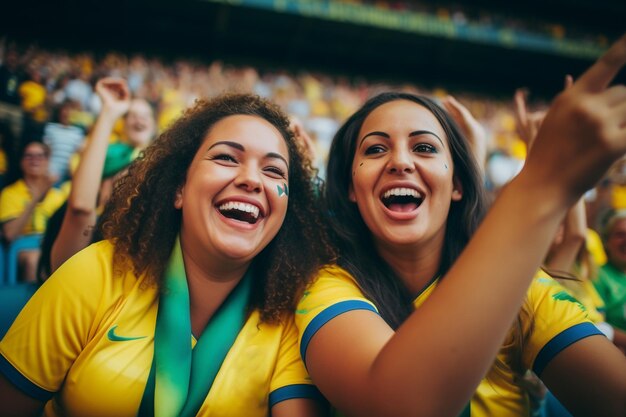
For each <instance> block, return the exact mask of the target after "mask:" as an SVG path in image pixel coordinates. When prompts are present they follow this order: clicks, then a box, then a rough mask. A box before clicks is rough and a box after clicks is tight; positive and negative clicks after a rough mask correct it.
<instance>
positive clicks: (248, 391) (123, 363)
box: [0, 241, 319, 417]
mask: <svg viewBox="0 0 626 417" xmlns="http://www.w3.org/2000/svg"><path fill="white" fill-rule="evenodd" d="M112 254H113V246H112V245H111V243H110V242H107V241H103V242H99V243H96V244H93V245H91V246H89V247H88V248H86V249H84V250H83V251H81V252H80V253H79V254H77V255H76V256H74V257H73V258H71V259H70V260H69V261H67V262H66V263H65V264H64V265H63V266H61V267H60V268H59V270H58V271H57V272H56V273H55V274H53V276H52V277H51V278H50V279H49V280H47V281H46V282H45V283H44V284H43V286H42V287H41V288H40V289H39V290H38V291H37V293H35V295H34V296H33V297H32V298H31V300H30V301H29V303H28V304H27V305H26V307H25V308H24V310H23V311H22V312H21V313H20V315H19V316H18V318H17V319H16V321H15V323H14V324H13V326H12V327H11V328H10V329H9V331H8V332H7V334H6V336H5V337H4V339H3V340H2V342H0V372H2V373H3V374H4V375H5V376H6V377H7V378H8V379H9V380H11V381H12V382H13V383H14V384H15V385H16V386H18V387H20V388H21V389H22V390H23V391H24V392H26V393H27V394H28V395H30V396H32V397H34V398H38V399H40V400H44V401H48V400H49V401H48V402H47V404H46V407H45V415H46V416H60V415H67V416H85V415H88V416H92V417H97V416H136V415H137V411H138V409H139V404H140V402H141V399H142V395H143V392H144V389H145V387H146V381H147V379H148V374H149V371H150V366H151V364H152V356H153V350H154V349H153V346H154V345H153V341H154V329H155V323H156V314H157V306H158V299H159V297H158V290H157V288H156V287H155V286H152V285H150V284H148V283H147V282H146V280H145V278H144V277H140V278H137V277H135V276H134V275H133V274H132V273H130V272H127V273H125V274H124V275H123V276H116V277H113V275H112V273H113V271H112ZM194 342H195V340H194V339H193V337H192V335H190V343H194ZM318 395H319V393H318V391H317V389H316V388H315V387H314V386H313V385H312V382H311V381H310V379H309V377H308V375H307V373H306V370H305V368H304V365H303V363H302V361H301V359H300V357H299V354H298V346H297V332H296V329H295V326H294V324H293V321H288V322H287V324H285V325H269V324H266V323H260V322H259V314H258V312H254V313H253V314H252V315H251V316H250V318H249V319H248V321H247V322H246V323H245V325H244V327H243V328H242V330H241V331H240V333H239V335H238V337H237V339H236V340H235V343H234V344H233V346H232V347H231V349H230V351H229V352H228V354H227V356H226V358H225V359H224V362H223V364H222V367H221V369H220V370H219V372H218V374H217V376H216V378H215V381H214V383H213V386H212V388H211V390H210V392H209V394H208V396H207V398H206V399H205V401H204V403H203V405H202V407H201V408H200V411H199V413H198V415H200V416H229V417H236V416H241V417H256V416H268V415H269V411H270V408H271V407H272V406H273V405H274V404H276V403H278V402H280V401H282V400H286V399H290V398H317V396H318Z"/></svg>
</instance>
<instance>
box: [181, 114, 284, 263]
mask: <svg viewBox="0 0 626 417" xmlns="http://www.w3.org/2000/svg"><path fill="white" fill-rule="evenodd" d="M288 172H289V153H288V149H287V144H286V143H285V139H284V138H283V137H282V135H281V134H280V132H279V131H278V130H277V129H276V128H275V127H274V126H273V125H272V124H270V123H269V122H267V121H266V120H264V119H262V118H259V117H256V116H248V115H235V116H229V117H226V118H224V119H222V120H220V121H219V122H217V123H216V124H215V125H214V126H213V127H212V128H211V130H210V131H209V133H208V134H207V136H206V138H205V139H204V142H203V143H202V145H201V146H200V148H199V150H198V152H197V153H196V155H195V157H194V159H193V161H192V163H191V165H190V166H189V170H188V172H187V179H186V182H185V184H184V185H183V186H182V187H181V188H180V190H179V192H178V193H177V196H176V200H175V204H174V205H175V207H176V208H178V209H182V219H183V220H182V229H181V241H182V244H183V248H186V250H197V251H198V256H202V257H207V256H209V257H211V258H210V259H213V260H224V261H229V262H236V263H237V262H241V263H246V262H249V261H251V260H252V259H253V258H254V257H255V256H256V255H257V254H258V253H259V252H260V251H261V250H262V249H263V248H265V247H266V246H267V245H268V244H269V243H270V242H271V240H272V239H273V238H274V236H276V234H277V233H278V230H279V229H280V227H281V225H282V223H283V220H284V219H285V215H286V212H287V202H288V198H289V197H288V188H287V186H288V184H289V178H288Z"/></svg>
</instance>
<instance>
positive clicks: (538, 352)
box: [296, 266, 602, 417]
mask: <svg viewBox="0 0 626 417" xmlns="http://www.w3.org/2000/svg"><path fill="white" fill-rule="evenodd" d="M437 284H438V281H437V280H435V281H433V282H432V283H430V284H429V285H428V286H427V287H426V288H425V289H424V290H423V291H422V292H421V294H420V295H419V296H418V297H417V299H416V300H415V301H414V305H415V307H416V308H419V306H421V305H422V303H423V302H424V301H425V300H426V299H427V298H428V296H429V295H430V294H431V293H432V292H433V291H434V290H435V288H436V286H437ZM527 298H528V301H529V303H530V306H531V308H532V311H533V317H534V318H535V327H534V330H533V332H532V334H531V336H530V338H529V340H528V341H527V345H526V349H525V350H524V352H523V359H524V363H525V364H526V365H527V366H528V368H529V369H533V370H534V371H535V372H536V373H537V374H538V375H541V371H543V369H544V367H545V366H546V365H547V364H548V363H549V362H550V360H551V359H552V358H553V357H554V356H555V355H556V354H558V353H559V352H560V351H561V350H562V349H564V348H565V347H567V346H569V345H570V344H572V343H574V342H576V341H577V340H580V339H582V338H584V337H587V336H590V335H595V334H602V333H601V332H600V331H599V330H597V328H596V327H595V326H594V325H593V324H592V323H591V322H590V321H589V320H588V319H587V317H586V313H585V311H584V308H583V307H582V306H581V305H580V303H578V302H577V301H576V300H575V299H573V298H572V297H571V296H569V295H567V293H566V292H565V291H564V290H563V288H562V287H561V286H559V285H558V283H557V282H556V281H554V280H552V279H551V278H548V277H547V276H539V275H538V276H537V277H536V278H535V280H534V281H533V283H532V285H531V287H530V289H529V290H528V293H527ZM357 309H362V310H370V311H373V312H376V313H377V312H378V310H377V309H376V307H375V306H374V305H373V304H372V303H371V302H370V301H369V300H367V299H366V298H365V296H364V295H363V293H362V292H361V291H360V289H359V287H358V285H357V284H356V282H355V280H354V278H353V277H352V276H351V275H350V274H349V273H348V272H347V271H345V270H344V269H342V268H340V267H338V266H331V267H326V268H324V269H323V270H322V271H321V272H320V273H319V274H318V278H317V280H316V281H315V282H314V283H313V284H312V285H311V286H310V287H309V288H308V290H307V291H306V292H305V294H304V296H303V297H302V299H301V300H300V302H299V304H298V308H297V310H296V325H297V327H298V331H299V333H300V354H301V355H302V358H303V359H306V349H307V346H308V343H309V342H310V340H311V338H312V337H313V335H314V334H315V333H316V332H317V331H318V330H319V329H320V328H321V327H322V326H323V325H324V324H325V323H327V322H328V321H330V320H331V319H332V318H334V317H336V316H338V315H340V314H342V313H345V312H347V311H351V310H357ZM512 382H513V373H512V372H511V371H510V370H506V371H505V372H504V373H503V374H502V375H501V377H500V378H496V379H494V378H492V379H489V380H486V379H485V380H483V381H482V382H481V384H480V386H479V388H478V390H477V392H476V394H475V395H474V397H473V398H472V401H471V416H472V417H475V416H479V417H483V416H485V417H486V416H498V417H506V416H516V417H518V416H524V415H528V413H529V406H528V399H527V398H526V395H525V394H524V393H522V392H521V390H520V389H519V388H518V387H517V386H516V385H514V384H513V383H512Z"/></svg>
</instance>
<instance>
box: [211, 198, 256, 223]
mask: <svg viewBox="0 0 626 417" xmlns="http://www.w3.org/2000/svg"><path fill="white" fill-rule="evenodd" d="M218 209H219V210H220V211H226V210H239V211H245V212H246V213H250V214H252V216H254V218H255V219H256V218H257V217H259V208H258V207H257V206H255V205H254V204H248V203H242V202H235V201H229V202H228V203H224V204H222V205H221V206H219V207H218Z"/></svg>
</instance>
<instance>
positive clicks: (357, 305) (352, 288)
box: [295, 266, 378, 363]
mask: <svg viewBox="0 0 626 417" xmlns="http://www.w3.org/2000/svg"><path fill="white" fill-rule="evenodd" d="M352 310H369V311H372V312H374V313H376V314H378V310H377V309H376V307H375V306H374V304H373V303H372V302H371V301H369V300H368V299H366V298H365V296H364V295H363V293H362V292H361V290H360V289H359V287H358V285H357V284H356V281H355V280H354V278H353V277H352V276H351V275H350V274H349V273H348V272H347V271H346V270H344V269H342V268H340V267H339V266H327V267H324V268H323V269H321V270H320V272H319V273H318V275H317V277H316V279H315V281H314V282H313V284H311V285H310V286H309V288H307V290H306V291H305V292H304V295H303V296H302V298H301V299H300V301H299V303H298V307H297V308H296V314H295V321H296V327H297V328H298V338H299V341H300V356H301V357H302V360H303V361H304V362H305V363H306V350H307V347H308V345H309V342H310V341H311V338H312V337H313V336H314V335H315V333H317V331H318V330H319V329H321V328H322V326H324V325H325V324H326V323H328V322H329V321H330V320H332V319H333V318H335V317H337V316H339V315H341V314H343V313H346V312H348V311H352Z"/></svg>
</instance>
